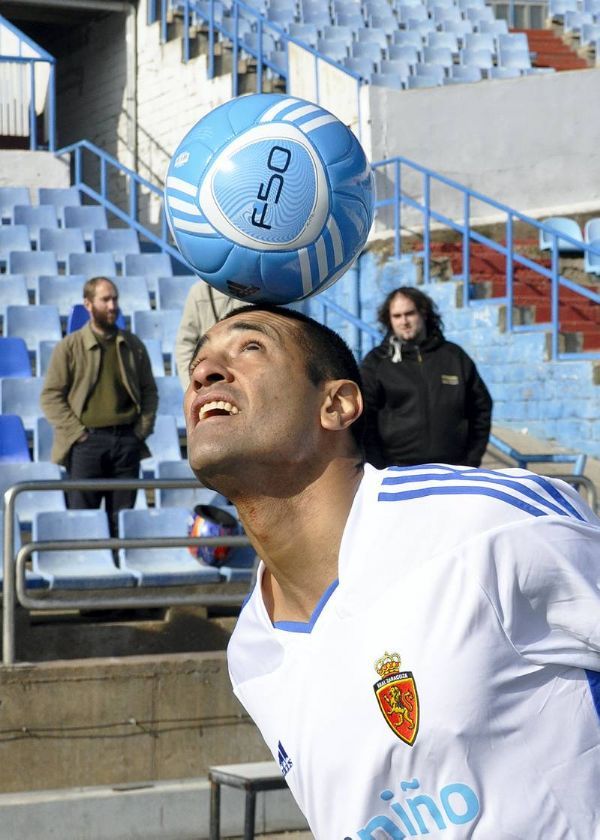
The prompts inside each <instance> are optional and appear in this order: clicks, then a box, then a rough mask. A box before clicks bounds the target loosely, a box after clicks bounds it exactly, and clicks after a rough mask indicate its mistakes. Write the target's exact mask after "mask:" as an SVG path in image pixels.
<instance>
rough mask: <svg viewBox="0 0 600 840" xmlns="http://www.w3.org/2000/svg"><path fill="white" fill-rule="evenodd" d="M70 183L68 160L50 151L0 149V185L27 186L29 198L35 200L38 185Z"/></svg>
mask: <svg viewBox="0 0 600 840" xmlns="http://www.w3.org/2000/svg"><path fill="white" fill-rule="evenodd" d="M70 183H71V173H70V172H69V165H68V162H67V161H65V160H59V159H58V158H56V157H54V155H53V154H50V152H22V151H10V150H6V149H3V150H1V151H0V187H11V186H19V187H29V190H30V195H31V200H32V201H33V202H37V190H38V188H39V187H68V186H69V184H70Z"/></svg>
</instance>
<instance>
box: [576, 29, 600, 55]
mask: <svg viewBox="0 0 600 840" xmlns="http://www.w3.org/2000/svg"><path fill="white" fill-rule="evenodd" d="M597 41H600V22H598V23H584V24H583V25H582V27H581V33H580V35H579V43H580V45H581V46H582V47H588V46H590V45H591V44H594V43H596V42H597ZM597 54H598V53H597V52H596V55H597Z"/></svg>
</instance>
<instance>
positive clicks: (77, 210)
mask: <svg viewBox="0 0 600 840" xmlns="http://www.w3.org/2000/svg"><path fill="white" fill-rule="evenodd" d="M64 217H65V227H66V228H79V229H80V231H81V232H82V234H83V238H84V239H85V241H86V242H89V243H91V242H93V240H94V231H95V230H106V228H107V227H108V220H107V218H106V210H105V209H104V207H102V206H101V205H99V204H82V205H81V207H65V209H64ZM73 253H75V252H73Z"/></svg>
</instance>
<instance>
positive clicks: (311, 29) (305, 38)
mask: <svg viewBox="0 0 600 840" xmlns="http://www.w3.org/2000/svg"><path fill="white" fill-rule="evenodd" d="M288 32H289V34H290V35H291V36H292V38H296V39H297V40H298V41H302V42H303V43H305V44H308V46H309V47H313V49H314V48H315V47H316V46H317V41H318V40H319V31H318V29H317V27H316V25H315V24H314V23H290V25H289V27H288Z"/></svg>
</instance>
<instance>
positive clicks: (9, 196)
mask: <svg viewBox="0 0 600 840" xmlns="http://www.w3.org/2000/svg"><path fill="white" fill-rule="evenodd" d="M17 204H21V205H23V204H31V198H30V197H29V189H28V188H27V187H0V224H1V223H2V222H12V221H13V213H14V208H15V207H16V205H17Z"/></svg>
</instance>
